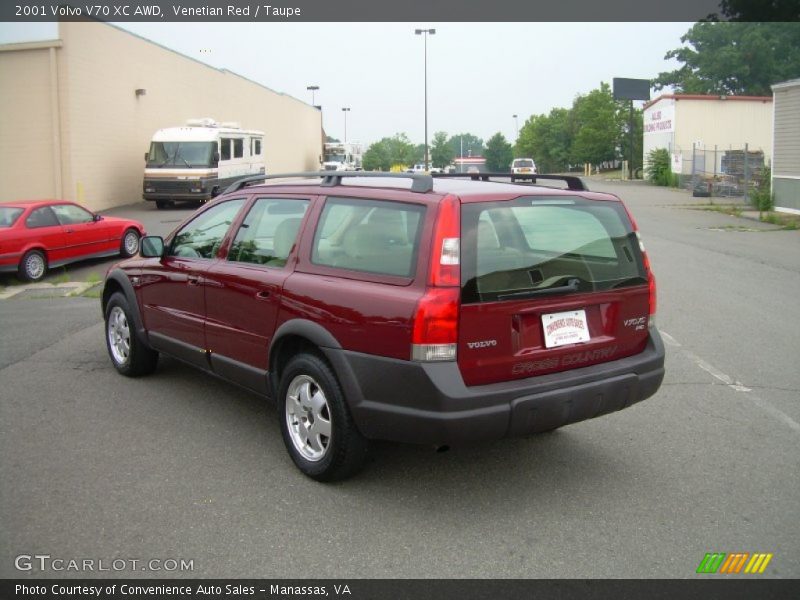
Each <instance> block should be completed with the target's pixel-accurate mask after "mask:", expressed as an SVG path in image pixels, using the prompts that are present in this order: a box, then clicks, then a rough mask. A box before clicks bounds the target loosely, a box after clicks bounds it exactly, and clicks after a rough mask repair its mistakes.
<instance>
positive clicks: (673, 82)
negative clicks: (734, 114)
mask: <svg viewBox="0 0 800 600" xmlns="http://www.w3.org/2000/svg"><path fill="white" fill-rule="evenodd" d="M681 42H682V43H684V44H687V45H685V46H683V47H681V48H676V49H674V50H670V51H669V52H667V55H666V57H665V58H667V59H671V58H675V59H677V60H678V61H680V62H681V63H683V66H682V67H680V68H679V69H675V70H674V71H669V72H663V73H659V75H658V77H657V78H656V79H655V80H654V82H653V84H654V86H655V87H656V89H661V88H663V87H664V86H673V87H674V88H675V90H676V91H678V92H682V93H687V94H720V95H753V96H764V95H766V96H770V95H772V90H771V88H770V85H771V84H773V83H777V82H779V81H785V80H787V79H794V78H797V77H800V23H796V22H794V23H741V22H737V23H731V22H716V21H703V22H700V23H696V24H695V25H694V26H692V28H691V29H690V30H689V31H688V32H686V34H684V35H683V36H682V37H681Z"/></svg>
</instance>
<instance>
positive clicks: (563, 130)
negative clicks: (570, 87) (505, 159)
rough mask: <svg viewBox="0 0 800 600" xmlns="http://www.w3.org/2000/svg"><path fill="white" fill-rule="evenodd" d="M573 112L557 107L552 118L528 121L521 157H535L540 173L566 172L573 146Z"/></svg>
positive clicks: (522, 135)
mask: <svg viewBox="0 0 800 600" xmlns="http://www.w3.org/2000/svg"><path fill="white" fill-rule="evenodd" d="M569 112H570V111H569V110H567V109H566V108H554V109H553V110H551V111H550V114H549V115H534V116H532V117H530V118H529V119H528V120H527V121H525V124H524V125H523V126H522V129H520V132H519V137H518V138H517V145H516V154H517V156H522V157H530V158H533V160H534V161H536V166H537V168H538V170H539V172H540V173H554V172H558V171H563V170H566V169H567V166H568V165H569V154H570V147H571V145H572V132H571V130H570V128H569Z"/></svg>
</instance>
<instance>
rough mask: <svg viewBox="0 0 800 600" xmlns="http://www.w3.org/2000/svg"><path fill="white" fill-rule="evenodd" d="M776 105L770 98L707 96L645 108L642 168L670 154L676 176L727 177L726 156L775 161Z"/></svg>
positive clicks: (668, 97) (673, 98) (667, 98)
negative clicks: (659, 154)
mask: <svg viewBox="0 0 800 600" xmlns="http://www.w3.org/2000/svg"><path fill="white" fill-rule="evenodd" d="M772 119H773V102H772V97H770V96H705V95H689V94H665V95H662V96H659V97H658V98H656V99H654V100H652V101H650V102H648V103H646V104H645V105H644V112H643V122H644V141H643V154H644V157H643V159H644V164H645V166H646V165H647V163H648V154H649V153H650V152H651V151H652V150H655V149H658V148H666V149H667V150H668V151H669V153H670V154H671V156H672V171H673V173H679V174H681V175H682V176H687V175H691V174H692V173H694V172H695V171H702V172H704V173H706V174H709V175H710V174H723V173H724V172H725V171H726V166H727V165H726V154H727V158H728V159H729V161H728V162H730V158H731V157H730V153H731V152H738V153H739V156H741V155H742V154H741V153H742V152H743V151H744V150H745V148H747V150H748V152H749V153H752V154H750V155H749V156H753V154H757V155H759V156H761V155H762V154H763V165H764V166H769V165H770V163H771V159H772Z"/></svg>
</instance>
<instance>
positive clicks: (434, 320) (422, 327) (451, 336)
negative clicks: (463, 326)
mask: <svg viewBox="0 0 800 600" xmlns="http://www.w3.org/2000/svg"><path fill="white" fill-rule="evenodd" d="M460 294H461V290H460V289H459V288H457V287H455V288H454V287H448V288H430V289H428V291H427V292H426V293H425V295H424V296H423V297H422V298H421V299H420V301H419V302H418V303H417V308H416V311H415V312H414V330H413V332H412V334H411V344H412V346H411V358H412V359H413V360H425V361H429V360H454V359H455V357H456V343H457V342H458V305H459V298H460Z"/></svg>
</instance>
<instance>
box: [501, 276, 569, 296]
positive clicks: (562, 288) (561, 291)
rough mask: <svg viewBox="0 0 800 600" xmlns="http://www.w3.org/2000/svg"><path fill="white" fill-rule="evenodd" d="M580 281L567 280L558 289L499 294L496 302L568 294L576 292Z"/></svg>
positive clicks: (550, 288)
mask: <svg viewBox="0 0 800 600" xmlns="http://www.w3.org/2000/svg"><path fill="white" fill-rule="evenodd" d="M580 282H581V280H580V279H578V278H573V279H568V280H567V284H566V285H559V286H558V287H549V288H544V289H539V290H526V291H524V292H514V293H513V294H499V295H498V296H497V299H498V300H524V299H525V298H534V297H536V296H548V295H550V294H568V293H570V292H577V291H578V284H580Z"/></svg>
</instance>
